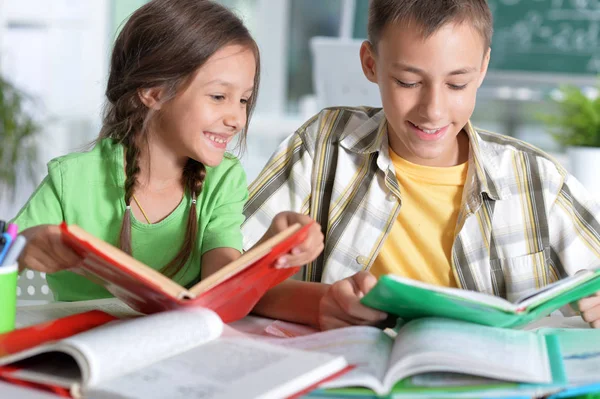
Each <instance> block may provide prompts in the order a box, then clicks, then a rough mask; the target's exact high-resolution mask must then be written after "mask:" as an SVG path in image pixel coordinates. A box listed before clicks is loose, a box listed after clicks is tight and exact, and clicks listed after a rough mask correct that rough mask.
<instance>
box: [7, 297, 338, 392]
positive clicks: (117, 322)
mask: <svg viewBox="0 0 600 399" xmlns="http://www.w3.org/2000/svg"><path fill="white" fill-rule="evenodd" d="M224 328H225V326H224V324H223V322H222V321H221V319H220V318H219V317H218V316H217V314H216V313H214V312H213V311H211V310H208V309H203V308H198V307H193V308H182V309H178V310H171V311H165V312H159V313H156V314H152V315H148V316H138V317H132V318H129V319H118V318H116V317H115V316H113V315H110V314H108V313H105V312H103V311H100V310H90V311H86V312H83V313H77V314H74V315H70V316H65V317H63V318H60V319H57V320H52V321H46V322H43V323H41V324H36V325H33V326H29V327H24V328H23V329H19V330H15V331H13V332H10V333H6V334H3V335H0V380H4V381H8V382H13V383H18V384H28V385H30V386H33V387H38V388H40V387H41V388H46V389H48V390H51V391H52V392H55V393H62V394H66V395H69V396H72V397H74V398H83V397H94V398H147V399H152V398H175V397H200V396H201V397H210V398H214V399H218V398H232V397H239V398H242V397H256V398H258V397H262V398H283V397H289V396H293V395H295V394H297V393H299V392H303V391H306V390H310V389H311V388H313V387H315V386H316V385H317V384H319V383H321V382H322V381H324V380H327V379H329V378H334V377H335V376H337V375H338V374H341V373H343V372H345V371H347V370H348V365H347V363H346V361H345V359H344V357H343V356H336V355H331V354H328V353H319V352H307V351H302V350H297V349H293V348H285V347H281V346H276V345H272V344H269V343H264V342H259V341H256V340H253V339H249V338H248V337H245V336H240V335H239V334H235V335H233V334H224ZM202 395H204V396H202Z"/></svg>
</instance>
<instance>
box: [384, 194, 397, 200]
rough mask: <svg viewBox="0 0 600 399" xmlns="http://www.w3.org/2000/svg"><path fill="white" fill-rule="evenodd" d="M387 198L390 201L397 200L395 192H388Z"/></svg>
mask: <svg viewBox="0 0 600 399" xmlns="http://www.w3.org/2000/svg"><path fill="white" fill-rule="evenodd" d="M386 199H387V200H388V201H390V202H394V201H396V196H395V195H394V194H388V195H387V197H386Z"/></svg>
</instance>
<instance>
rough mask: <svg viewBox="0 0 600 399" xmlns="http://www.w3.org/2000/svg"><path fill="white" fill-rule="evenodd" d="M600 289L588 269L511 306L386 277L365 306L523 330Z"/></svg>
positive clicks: (597, 274) (598, 276)
mask: <svg viewBox="0 0 600 399" xmlns="http://www.w3.org/2000/svg"><path fill="white" fill-rule="evenodd" d="M597 291H600V270H599V269H595V270H586V271H583V272H580V273H577V274H576V275H575V276H571V277H568V278H566V279H563V280H560V281H558V282H556V283H553V284H550V285H548V286H546V287H543V288H541V289H540V290H538V291H536V292H533V293H531V294H530V295H528V296H527V297H526V298H523V299H521V300H518V301H516V302H515V303H511V302H509V301H507V300H505V299H503V298H500V297H496V296H493V295H488V294H484V293H480V292H474V291H467V290H461V289H457V288H445V287H439V286H434V285H430V284H426V283H422V282H419V281H415V280H410V279H407V278H403V277H399V276H394V275H385V276H382V277H381V278H380V279H379V281H378V282H377V284H376V285H375V287H374V288H373V289H372V290H371V291H369V293H367V295H365V296H364V297H363V298H362V299H361V303H362V304H364V305H366V306H369V307H372V308H375V309H379V310H382V311H384V312H388V313H391V314H394V315H397V316H399V317H402V318H403V319H405V320H412V319H418V318H422V317H445V318H451V319H456V320H464V321H469V322H472V323H478V324H483V325H488V326H494V327H510V328H512V327H519V326H522V325H525V324H528V323H530V322H532V321H534V320H537V319H539V318H542V317H544V316H547V315H548V314H550V313H552V312H553V311H554V310H556V309H559V308H560V307H562V306H564V305H567V304H569V303H572V302H575V301H577V300H579V299H581V298H583V297H586V296H588V295H591V294H594V293H595V292H597Z"/></svg>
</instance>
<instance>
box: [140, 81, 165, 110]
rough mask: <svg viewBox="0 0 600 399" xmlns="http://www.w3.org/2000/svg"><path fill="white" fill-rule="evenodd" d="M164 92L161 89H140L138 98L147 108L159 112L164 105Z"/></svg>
mask: <svg viewBox="0 0 600 399" xmlns="http://www.w3.org/2000/svg"><path fill="white" fill-rule="evenodd" d="M162 93H163V90H162V88H160V87H151V88H148V89H139V90H138V97H139V98H140V101H141V102H142V103H144V105H145V106H146V107H148V108H149V109H152V110H154V111H158V110H159V109H160V107H161V105H162V102H161V99H162Z"/></svg>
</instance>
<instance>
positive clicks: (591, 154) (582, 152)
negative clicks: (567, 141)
mask: <svg viewBox="0 0 600 399" xmlns="http://www.w3.org/2000/svg"><path fill="white" fill-rule="evenodd" d="M567 154H568V155H569V169H570V170H569V171H570V172H571V174H572V175H573V176H575V177H576V178H577V180H579V181H580V182H581V184H583V186H584V187H585V188H586V189H587V190H588V191H589V192H590V194H592V196H594V197H595V198H596V199H597V200H598V201H600V176H599V175H600V147H569V148H568V149H567Z"/></svg>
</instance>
